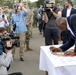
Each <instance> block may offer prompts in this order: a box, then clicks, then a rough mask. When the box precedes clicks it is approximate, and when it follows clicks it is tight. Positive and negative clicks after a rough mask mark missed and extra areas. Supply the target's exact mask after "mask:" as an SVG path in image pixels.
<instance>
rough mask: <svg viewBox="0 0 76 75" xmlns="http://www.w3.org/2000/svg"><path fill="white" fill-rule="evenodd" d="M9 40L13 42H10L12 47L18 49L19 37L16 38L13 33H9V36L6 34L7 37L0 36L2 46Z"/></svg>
mask: <svg viewBox="0 0 76 75" xmlns="http://www.w3.org/2000/svg"><path fill="white" fill-rule="evenodd" d="M10 39H12V40H14V42H12V47H13V46H16V47H20V43H19V36H17V35H16V34H14V33H13V32H11V33H10V34H7V35H2V36H0V42H2V43H3V45H5V44H6V41H9V40H10Z"/></svg>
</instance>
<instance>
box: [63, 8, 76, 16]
mask: <svg viewBox="0 0 76 75" xmlns="http://www.w3.org/2000/svg"><path fill="white" fill-rule="evenodd" d="M75 13H76V9H74V8H72V9H71V13H70V15H72V14H75ZM66 16H67V8H65V9H63V10H62V17H66Z"/></svg>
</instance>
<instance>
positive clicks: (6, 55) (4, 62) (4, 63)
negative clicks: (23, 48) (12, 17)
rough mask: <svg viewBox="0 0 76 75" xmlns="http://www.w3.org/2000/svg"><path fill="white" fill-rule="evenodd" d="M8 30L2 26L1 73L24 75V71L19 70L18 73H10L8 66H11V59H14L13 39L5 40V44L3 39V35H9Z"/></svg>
mask: <svg viewBox="0 0 76 75" xmlns="http://www.w3.org/2000/svg"><path fill="white" fill-rule="evenodd" d="M7 35H8V34H7V31H6V29H5V28H2V27H0V75H22V73H20V72H17V73H11V74H8V70H7V67H9V66H10V64H11V61H12V60H13V57H12V50H11V48H10V49H8V48H9V47H11V45H12V43H11V42H12V41H11V39H9V40H7V41H5V42H6V43H5V44H4V43H3V42H2V41H1V36H7Z"/></svg>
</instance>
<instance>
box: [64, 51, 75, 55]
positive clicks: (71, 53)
mask: <svg viewBox="0 0 76 75" xmlns="http://www.w3.org/2000/svg"><path fill="white" fill-rule="evenodd" d="M64 56H76V53H75V52H73V51H66V52H65V53H64Z"/></svg>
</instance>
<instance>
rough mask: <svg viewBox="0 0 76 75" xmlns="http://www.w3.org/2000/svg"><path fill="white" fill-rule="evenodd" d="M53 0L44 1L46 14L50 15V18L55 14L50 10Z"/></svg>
mask: <svg viewBox="0 0 76 75" xmlns="http://www.w3.org/2000/svg"><path fill="white" fill-rule="evenodd" d="M53 2H54V1H49V0H45V1H44V5H43V7H44V10H45V12H46V14H47V16H48V19H50V18H51V16H52V15H53V14H52V12H51V11H50V8H51V9H52V8H53Z"/></svg>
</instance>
